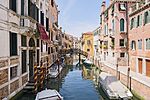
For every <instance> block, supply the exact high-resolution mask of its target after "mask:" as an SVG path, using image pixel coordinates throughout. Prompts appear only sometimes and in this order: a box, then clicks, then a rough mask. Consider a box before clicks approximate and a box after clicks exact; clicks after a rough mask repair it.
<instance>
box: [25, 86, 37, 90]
mask: <svg viewBox="0 0 150 100" xmlns="http://www.w3.org/2000/svg"><path fill="white" fill-rule="evenodd" d="M23 89H24V90H33V89H34V86H25V87H24V88H23Z"/></svg>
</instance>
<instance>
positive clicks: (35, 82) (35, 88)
mask: <svg viewBox="0 0 150 100" xmlns="http://www.w3.org/2000/svg"><path fill="white" fill-rule="evenodd" d="M37 72H38V70H37V64H36V63H35V65H34V93H35V94H36V93H37V89H38V84H37V83H38V80H37V78H38V74H37Z"/></svg>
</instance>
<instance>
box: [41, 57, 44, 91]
mask: <svg viewBox="0 0 150 100" xmlns="http://www.w3.org/2000/svg"><path fill="white" fill-rule="evenodd" d="M43 80H44V72H43V62H42V60H41V65H40V88H41V89H42V88H43Z"/></svg>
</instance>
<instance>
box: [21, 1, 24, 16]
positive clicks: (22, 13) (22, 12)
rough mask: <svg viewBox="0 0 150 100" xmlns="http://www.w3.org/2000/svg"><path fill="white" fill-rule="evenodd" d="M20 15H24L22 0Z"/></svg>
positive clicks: (22, 2)
mask: <svg viewBox="0 0 150 100" xmlns="http://www.w3.org/2000/svg"><path fill="white" fill-rule="evenodd" d="M21 15H24V0H21Z"/></svg>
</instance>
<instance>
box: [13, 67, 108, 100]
mask: <svg viewBox="0 0 150 100" xmlns="http://www.w3.org/2000/svg"><path fill="white" fill-rule="evenodd" d="M82 69H83V68H82V67H81V66H75V65H68V66H65V68H64V69H63V71H62V73H61V74H60V75H59V77H58V78H57V79H49V80H47V81H45V88H48V89H56V90H57V91H59V93H60V94H61V95H62V96H63V97H64V100H107V98H106V96H105V95H104V93H103V91H102V90H101V89H99V88H98V87H97V79H96V77H95V78H94V79H93V76H94V74H93V73H96V72H94V71H93V69H91V70H90V71H91V72H90V73H89V72H85V71H84V70H82ZM91 73H92V74H91ZM91 75H92V77H91ZM93 80H94V81H93ZM34 99H35V95H34V94H32V93H31V92H27V91H26V92H24V91H22V92H21V93H20V94H18V95H17V96H15V98H13V99H12V100H34Z"/></svg>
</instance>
